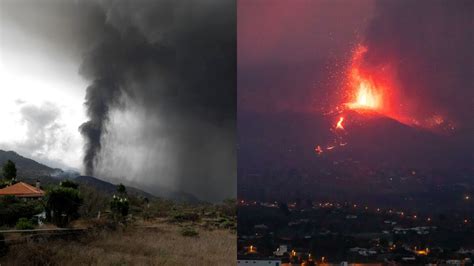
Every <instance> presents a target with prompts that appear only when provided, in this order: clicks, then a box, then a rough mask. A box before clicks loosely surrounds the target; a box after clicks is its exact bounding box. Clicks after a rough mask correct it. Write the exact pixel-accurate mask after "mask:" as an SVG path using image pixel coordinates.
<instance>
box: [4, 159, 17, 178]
mask: <svg viewBox="0 0 474 266" xmlns="http://www.w3.org/2000/svg"><path fill="white" fill-rule="evenodd" d="M2 170H3V176H4V177H5V178H6V179H8V180H12V179H14V178H15V177H16V166H15V163H14V162H12V161H10V160H8V161H7V162H6V163H5V165H3V169H2Z"/></svg>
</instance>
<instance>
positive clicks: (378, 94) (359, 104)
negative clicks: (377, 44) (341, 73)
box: [346, 45, 385, 110]
mask: <svg viewBox="0 0 474 266" xmlns="http://www.w3.org/2000/svg"><path fill="white" fill-rule="evenodd" d="M366 52H367V47H365V46H362V45H359V46H358V47H357V49H356V51H355V52H354V55H353V57H352V62H351V69H350V72H349V86H350V90H351V92H350V94H351V97H350V98H351V101H350V102H348V103H346V106H347V107H349V108H350V109H372V110H381V109H382V108H383V91H384V90H385V88H383V87H382V86H381V85H380V84H377V82H376V81H375V78H374V77H373V75H370V74H369V73H365V72H363V71H362V69H361V60H362V56H363V55H364V54H365V53H366Z"/></svg>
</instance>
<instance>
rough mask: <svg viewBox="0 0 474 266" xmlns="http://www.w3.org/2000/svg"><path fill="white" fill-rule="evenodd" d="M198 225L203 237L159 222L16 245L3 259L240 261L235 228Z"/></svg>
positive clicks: (130, 262) (51, 261)
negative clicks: (72, 238) (184, 233)
mask: <svg viewBox="0 0 474 266" xmlns="http://www.w3.org/2000/svg"><path fill="white" fill-rule="evenodd" d="M197 231H198V232H199V236H198V237H185V236H182V235H181V233H180V232H181V227H180V226H179V225H173V224H168V223H164V222H154V223H153V224H151V225H149V226H148V227H133V228H127V229H125V230H121V231H101V232H99V233H97V234H95V235H93V236H89V237H83V238H82V239H81V240H80V241H64V240H54V241H48V242H46V243H30V244H22V245H16V246H12V247H11V248H10V252H9V253H8V255H7V256H6V257H5V258H3V259H0V265H35V264H36V265H235V260H236V257H237V254H236V243H237V239H236V235H235V233H232V232H230V231H228V230H213V231H208V230H204V229H200V228H197Z"/></svg>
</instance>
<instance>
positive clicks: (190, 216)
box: [173, 212, 199, 223]
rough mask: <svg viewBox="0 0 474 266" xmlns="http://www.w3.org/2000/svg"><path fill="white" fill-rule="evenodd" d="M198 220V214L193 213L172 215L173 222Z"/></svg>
mask: <svg viewBox="0 0 474 266" xmlns="http://www.w3.org/2000/svg"><path fill="white" fill-rule="evenodd" d="M198 220H199V214H197V213H194V212H176V213H175V214H174V215H173V221H175V222H178V223H181V222H196V221H198Z"/></svg>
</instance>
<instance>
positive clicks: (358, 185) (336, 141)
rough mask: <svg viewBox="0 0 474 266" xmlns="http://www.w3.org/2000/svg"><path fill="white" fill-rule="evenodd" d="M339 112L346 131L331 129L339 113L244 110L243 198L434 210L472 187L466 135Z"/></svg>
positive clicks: (241, 134)
mask: <svg viewBox="0 0 474 266" xmlns="http://www.w3.org/2000/svg"><path fill="white" fill-rule="evenodd" d="M341 115H342V116H344V118H345V119H344V123H343V126H344V130H331V128H332V129H334V127H335V125H336V123H337V121H338V119H339V117H340V115H334V116H322V115H319V114H310V113H290V112H285V113H274V114H258V113H240V114H239V117H238V131H239V133H238V149H237V152H238V191H239V197H243V198H249V199H257V200H297V199H306V198H308V199H312V198H317V197H319V199H327V198H330V199H333V200H334V199H335V200H348V199H351V198H352V199H355V200H367V202H379V203H380V202H382V201H386V203H387V205H391V206H393V205H395V204H400V205H401V206H407V205H410V204H411V205H413V206H415V205H416V204H415V202H418V203H420V202H423V203H426V204H425V205H424V206H430V208H431V207H432V206H441V205H437V204H442V203H443V202H440V201H441V199H446V198H449V199H451V200H452V199H455V198H456V197H458V195H462V193H466V191H469V190H470V188H473V189H474V180H472V174H473V173H474V171H473V169H472V165H471V163H470V162H469V161H470V159H471V158H472V151H470V150H469V149H468V147H469V146H466V145H465V144H464V143H463V142H464V141H465V140H464V138H462V137H459V136H457V135H452V136H447V135H440V134H437V133H434V132H432V131H429V130H426V129H422V128H417V127H413V126H408V125H405V124H403V123H400V122H399V121H397V120H394V119H391V118H389V117H385V116H382V115H379V114H377V113H372V112H362V113H360V112H353V111H349V112H345V113H343V114H341ZM341 144H343V145H341ZM318 145H319V146H321V148H322V150H323V152H322V153H321V154H319V155H318V154H317V152H315V147H317V146H318ZM461 187H462V189H461ZM428 203H429V204H428ZM435 203H436V204H435ZM444 203H449V202H448V201H445V202H444ZM430 204H431V205H430ZM420 205H423V204H421V203H420Z"/></svg>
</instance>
